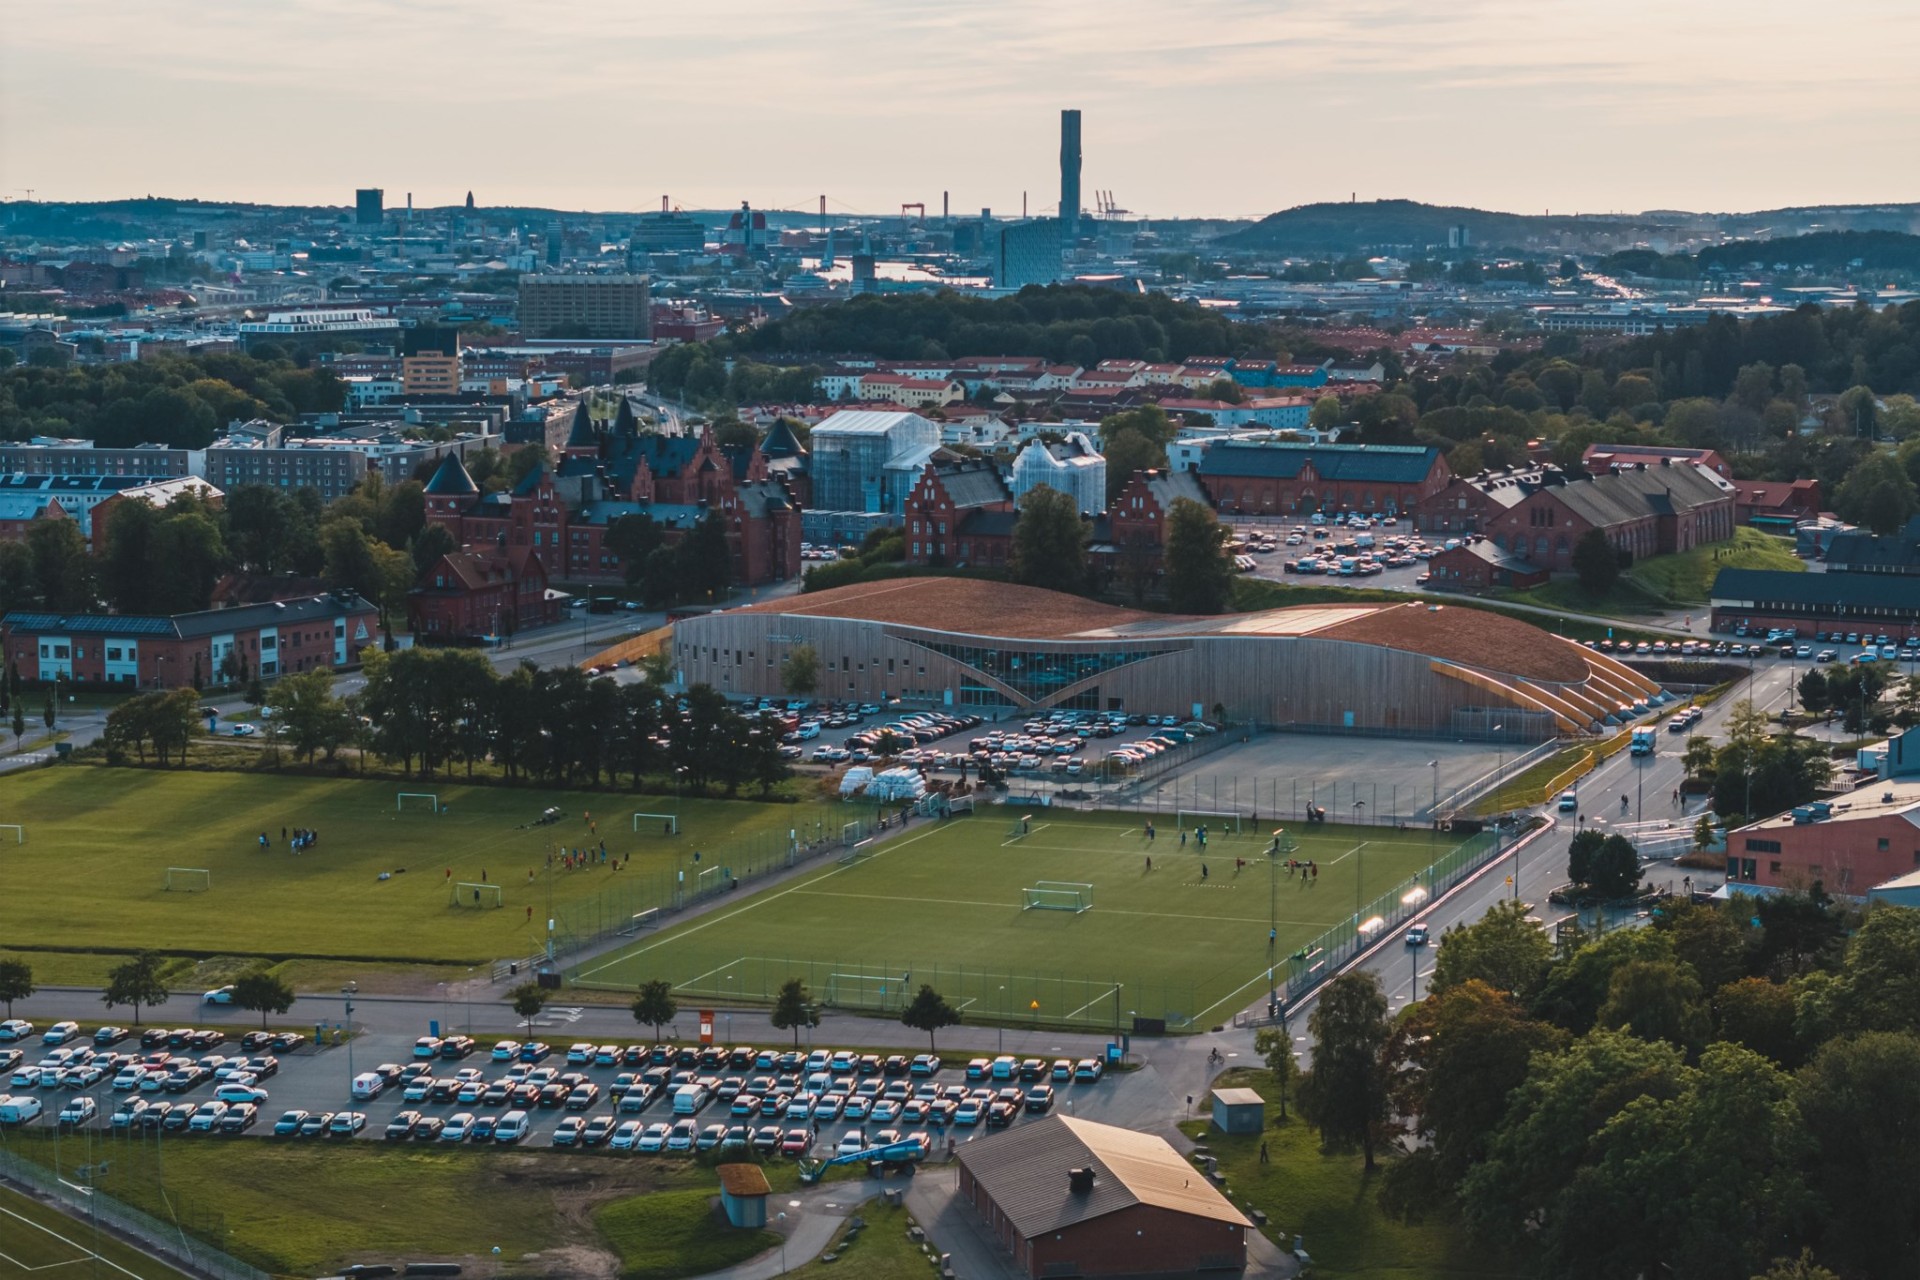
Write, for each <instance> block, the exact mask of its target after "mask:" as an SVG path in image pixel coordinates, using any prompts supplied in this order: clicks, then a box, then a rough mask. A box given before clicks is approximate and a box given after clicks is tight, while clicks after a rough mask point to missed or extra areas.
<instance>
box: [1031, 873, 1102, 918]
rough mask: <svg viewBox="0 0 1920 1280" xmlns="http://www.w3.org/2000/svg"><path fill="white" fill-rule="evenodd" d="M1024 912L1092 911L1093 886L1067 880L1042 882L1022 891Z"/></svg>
mask: <svg viewBox="0 0 1920 1280" xmlns="http://www.w3.org/2000/svg"><path fill="white" fill-rule="evenodd" d="M1020 895H1021V902H1020V909H1021V910H1022V911H1072V912H1075V913H1078V912H1081V911H1090V910H1092V909H1093V886H1092V885H1090V884H1073V883H1071V882H1069V881H1065V880H1041V881H1037V882H1036V883H1035V884H1034V885H1033V886H1032V887H1031V888H1026V889H1022V890H1021V891H1020Z"/></svg>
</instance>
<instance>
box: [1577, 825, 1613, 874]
mask: <svg viewBox="0 0 1920 1280" xmlns="http://www.w3.org/2000/svg"><path fill="white" fill-rule="evenodd" d="M1606 842H1607V837H1606V834H1605V833H1604V832H1602V831H1601V830H1599V829H1598V828H1597V827H1582V828H1581V829H1580V830H1578V831H1576V832H1574V833H1573V839H1571V840H1569V841H1568V842H1567V879H1569V880H1571V881H1573V882H1574V883H1575V884H1577V885H1586V884H1591V883H1592V882H1593V857H1594V855H1595V854H1597V853H1599V852H1600V846H1601V845H1603V844H1605V843H1606Z"/></svg>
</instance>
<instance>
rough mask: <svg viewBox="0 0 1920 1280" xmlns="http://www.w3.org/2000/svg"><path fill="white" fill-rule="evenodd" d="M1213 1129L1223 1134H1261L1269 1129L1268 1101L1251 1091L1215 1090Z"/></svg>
mask: <svg viewBox="0 0 1920 1280" xmlns="http://www.w3.org/2000/svg"><path fill="white" fill-rule="evenodd" d="M1213 1127H1214V1128H1216V1129H1218V1130H1220V1132H1222V1133H1259V1132H1260V1131H1261V1130H1262V1129H1264V1128H1266V1127H1267V1100H1266V1099H1265V1098H1263V1097H1261V1096H1260V1095H1259V1094H1257V1093H1255V1092H1254V1091H1253V1090H1251V1089H1215V1090H1214V1091H1213Z"/></svg>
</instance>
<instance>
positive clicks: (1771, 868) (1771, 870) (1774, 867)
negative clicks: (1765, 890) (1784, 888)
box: [1767, 861, 1780, 876]
mask: <svg viewBox="0 0 1920 1280" xmlns="http://www.w3.org/2000/svg"><path fill="white" fill-rule="evenodd" d="M1767 873H1768V874H1769V875H1776V876H1777V875H1779V874H1780V864H1779V862H1777V861H1775V862H1769V863H1768V864H1767Z"/></svg>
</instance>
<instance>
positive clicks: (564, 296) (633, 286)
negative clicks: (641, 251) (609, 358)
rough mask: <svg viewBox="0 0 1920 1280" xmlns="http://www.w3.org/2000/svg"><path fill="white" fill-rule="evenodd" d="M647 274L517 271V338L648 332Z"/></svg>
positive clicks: (642, 334)
mask: <svg viewBox="0 0 1920 1280" xmlns="http://www.w3.org/2000/svg"><path fill="white" fill-rule="evenodd" d="M651 318H652V308H651V306H650V305H649V302H648V294H647V277H645V276H639V275H604V276H587V275H551V276H542V275H523V276H521V277H520V336H521V337H523V338H644V337H646V336H648V334H649V333H650V332H651V324H650V322H651Z"/></svg>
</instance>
